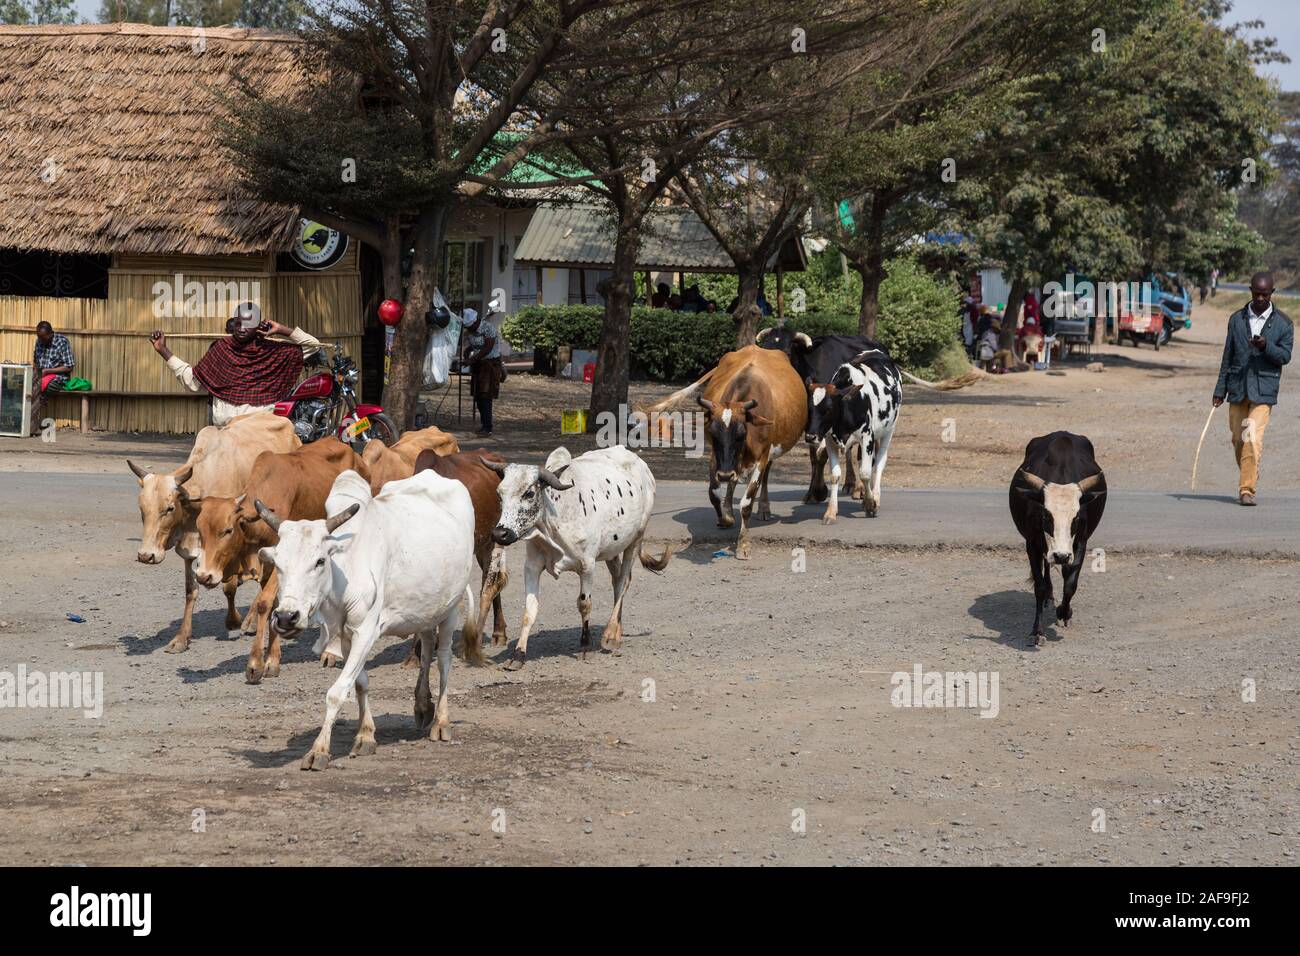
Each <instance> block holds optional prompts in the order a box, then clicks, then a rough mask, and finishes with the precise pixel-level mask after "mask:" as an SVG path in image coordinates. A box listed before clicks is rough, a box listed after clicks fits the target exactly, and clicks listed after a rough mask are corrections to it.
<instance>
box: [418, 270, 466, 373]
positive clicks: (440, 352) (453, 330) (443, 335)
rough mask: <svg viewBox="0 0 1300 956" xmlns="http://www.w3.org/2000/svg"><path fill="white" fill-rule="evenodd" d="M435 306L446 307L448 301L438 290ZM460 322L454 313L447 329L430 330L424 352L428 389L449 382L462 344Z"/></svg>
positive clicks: (434, 301) (435, 296)
mask: <svg viewBox="0 0 1300 956" xmlns="http://www.w3.org/2000/svg"><path fill="white" fill-rule="evenodd" d="M431 304H432V305H434V306H446V304H447V300H446V299H444V298H443V297H442V293H441V292H439V291H438V290H437V289H434V290H433V301H432V303H431ZM460 326H461V323H460V320H459V319H458V318H457V316H456V313H454V312H452V314H451V322H449V323H448V324H447V327H446V328H445V329H439V328H433V329H430V330H429V344H428V347H427V348H426V349H425V350H424V384H425V386H426V387H429V386H433V385H442V384H443V383H445V382H446V381H447V373H448V372H449V371H450V369H451V360H452V359H453V358H454V357H455V355H456V346H457V345H458V344H459V343H460Z"/></svg>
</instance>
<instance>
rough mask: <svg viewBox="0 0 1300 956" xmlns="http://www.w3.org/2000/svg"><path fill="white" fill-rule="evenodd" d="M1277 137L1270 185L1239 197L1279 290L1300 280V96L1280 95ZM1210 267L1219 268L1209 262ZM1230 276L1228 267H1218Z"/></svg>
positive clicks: (1243, 215)
mask: <svg viewBox="0 0 1300 956" xmlns="http://www.w3.org/2000/svg"><path fill="white" fill-rule="evenodd" d="M1277 110H1278V112H1279V113H1280V114H1281V116H1282V128H1281V131H1280V135H1279V136H1278V137H1277V139H1276V140H1275V141H1274V142H1273V143H1272V145H1271V146H1270V147H1269V150H1268V154H1267V156H1268V160H1269V164H1270V165H1271V166H1272V167H1273V170H1274V172H1275V175H1274V177H1273V180H1272V182H1270V183H1268V184H1266V185H1264V186H1263V187H1262V188H1260V189H1257V190H1254V191H1252V192H1250V193H1247V194H1246V195H1243V196H1242V197H1241V206H1240V216H1241V220H1242V221H1243V223H1244V224H1245V225H1247V226H1248V227H1250V228H1252V229H1254V230H1257V231H1258V232H1259V234H1260V235H1262V236H1263V238H1264V240H1265V241H1266V242H1267V243H1268V250H1267V252H1266V253H1265V255H1266V258H1267V261H1268V265H1269V267H1270V268H1271V269H1273V270H1275V271H1276V273H1277V279H1278V287H1279V288H1283V287H1285V286H1286V284H1287V283H1288V282H1295V281H1296V280H1297V279H1300V93H1295V92H1291V93H1279V94H1278V99H1277ZM1210 265H1211V266H1214V265H1219V263H1218V262H1217V261H1216V260H1211V262H1210ZM1219 268H1220V269H1221V270H1224V271H1228V272H1229V274H1231V271H1232V269H1231V267H1230V266H1226V265H1219Z"/></svg>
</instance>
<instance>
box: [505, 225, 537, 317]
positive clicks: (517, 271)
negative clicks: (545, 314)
mask: <svg viewBox="0 0 1300 956" xmlns="http://www.w3.org/2000/svg"><path fill="white" fill-rule="evenodd" d="M523 241H524V237H523V236H515V248H516V249H518V248H519V244H520V243H521V242H523ZM513 271H514V275H515V288H514V292H513V294H512V295H511V298H510V302H511V309H510V311H512V312H513V311H514V310H515V309H518V308H520V307H521V306H525V305H536V304H537V270H536V269H534V268H533V267H532V266H523V265H520V264H519V263H518V262H516V263H515V267H514V270H513Z"/></svg>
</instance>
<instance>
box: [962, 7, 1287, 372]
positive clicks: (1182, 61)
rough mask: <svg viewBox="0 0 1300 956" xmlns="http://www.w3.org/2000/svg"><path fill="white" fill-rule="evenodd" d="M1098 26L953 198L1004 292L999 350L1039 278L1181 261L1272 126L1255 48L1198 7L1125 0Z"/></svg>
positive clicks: (1037, 83) (1147, 268) (1116, 277)
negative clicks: (996, 266)
mask: <svg viewBox="0 0 1300 956" xmlns="http://www.w3.org/2000/svg"><path fill="white" fill-rule="evenodd" d="M1104 22H1106V23H1107V24H1108V25H1109V27H1110V28H1109V29H1108V30H1107V31H1106V35H1105V38H1104V40H1103V41H1102V42H1101V43H1100V44H1098V43H1096V40H1095V39H1094V41H1093V42H1092V43H1086V42H1083V41H1082V40H1081V41H1080V43H1079V44H1077V51H1076V52H1075V54H1074V55H1073V56H1071V57H1068V58H1063V59H1062V60H1060V61H1059V62H1057V63H1055V64H1053V65H1052V68H1051V69H1050V70H1049V71H1046V72H1044V73H1042V74H1040V75H1038V76H1036V77H1034V78H1033V83H1032V93H1033V95H1032V97H1030V98H1029V99H1028V100H1027V101H1025V102H1024V103H1023V104H1022V105H1021V106H1018V107H1017V108H1016V109H1014V110H1012V111H1010V112H1009V113H1007V114H1005V115H1004V116H1003V117H1001V118H1000V120H1001V121H1000V123H999V124H998V125H996V126H994V127H993V128H992V130H991V137H990V138H993V139H996V140H999V141H1002V142H1006V143H1008V144H1010V147H1009V149H1008V150H1007V151H1006V152H1005V153H1004V159H1005V162H1003V163H1000V164H998V165H996V166H995V167H993V168H991V169H990V170H988V171H987V172H986V173H985V175H983V176H982V177H977V178H976V179H974V180H973V181H971V182H968V183H966V184H965V185H964V186H963V190H962V191H961V192H962V196H963V199H964V200H972V199H973V200H974V201H973V202H969V203H968V205H967V207H966V221H967V223H968V225H969V229H968V230H967V231H968V233H969V234H970V235H972V236H973V237H974V238H975V240H976V248H977V250H978V251H979V253H980V255H981V256H983V257H984V258H986V259H990V260H992V261H995V262H998V263H1000V264H1001V265H1002V266H1003V269H1004V271H1005V272H1006V274H1007V275H1008V276H1009V277H1010V278H1011V280H1012V282H1011V292H1010V297H1009V301H1008V302H1007V311H1006V315H1005V318H1004V321H1003V326H1002V345H1003V347H1004V348H1009V347H1010V346H1011V343H1012V340H1013V337H1014V335H1015V329H1016V325H1017V321H1018V318H1019V308H1020V303H1021V299H1022V298H1023V293H1024V291H1025V289H1026V288H1027V287H1028V285H1029V284H1030V283H1031V282H1032V281H1033V280H1034V279H1035V278H1047V277H1052V276H1057V275H1060V274H1061V273H1063V272H1065V271H1066V270H1072V271H1075V272H1081V273H1084V274H1086V275H1088V276H1089V277H1090V278H1091V279H1093V280H1102V281H1124V280H1126V279H1128V278H1130V277H1131V276H1132V274H1133V272H1135V271H1137V270H1139V269H1140V270H1141V271H1143V272H1144V273H1146V272H1152V271H1158V270H1164V269H1177V268H1180V267H1182V266H1183V264H1184V263H1183V262H1182V261H1181V259H1182V254H1181V253H1179V251H1178V250H1179V249H1180V248H1183V249H1191V248H1192V246H1193V245H1195V244H1204V243H1206V242H1209V241H1210V238H1211V237H1210V236H1209V235H1202V234H1201V233H1202V230H1205V229H1213V227H1214V224H1215V221H1216V216H1217V213H1216V212H1215V210H1216V208H1217V209H1219V210H1221V209H1222V203H1221V201H1222V199H1223V197H1224V195H1225V193H1226V192H1227V190H1229V189H1231V188H1232V187H1233V185H1234V184H1235V183H1236V182H1238V180H1239V177H1240V174H1241V172H1242V162H1243V159H1244V158H1252V157H1258V156H1259V155H1260V152H1261V150H1262V147H1263V143H1264V142H1265V137H1266V134H1267V130H1268V127H1269V124H1270V123H1271V121H1272V116H1271V112H1270V110H1269V108H1268V95H1267V86H1266V84H1265V83H1264V82H1263V81H1262V80H1261V79H1260V78H1259V77H1257V76H1256V75H1255V73H1254V71H1253V69H1252V67H1251V62H1250V56H1251V54H1250V48H1249V47H1248V46H1247V44H1245V43H1244V42H1242V41H1241V40H1239V39H1237V38H1236V37H1235V36H1234V35H1233V34H1232V33H1231V32H1230V31H1227V30H1224V29H1222V28H1220V27H1219V26H1218V25H1216V24H1215V23H1213V22H1212V21H1209V20H1207V19H1206V16H1205V14H1204V13H1203V12H1201V11H1198V10H1197V9H1196V8H1195V7H1193V6H1190V5H1185V4H1183V3H1181V2H1179V0H1146V2H1137V3H1130V2H1126V3H1122V4H1116V5H1115V6H1114V7H1113V8H1112V9H1111V10H1110V12H1109V13H1108V14H1107V17H1106V19H1105V21H1104ZM1189 63H1196V64H1197V68H1196V69H1195V70H1190V69H1188V68H1187V64H1189ZM1074 144H1077V147H1074ZM1072 147H1074V148H1072ZM1198 236H1199V238H1198ZM1225 239H1226V237H1225ZM1224 248H1225V249H1227V248H1228V245H1227V244H1225V246H1224ZM1102 328H1103V326H1102V323H1100V322H1099V323H1098V334H1099V335H1100V334H1101V331H1102Z"/></svg>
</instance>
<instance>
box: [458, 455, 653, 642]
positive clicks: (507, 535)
mask: <svg viewBox="0 0 1300 956" xmlns="http://www.w3.org/2000/svg"><path fill="white" fill-rule="evenodd" d="M483 464H484V465H486V466H487V467H488V468H491V469H492V470H493V471H495V472H497V473H498V474H500V475H501V484H500V485H499V486H498V487H497V494H498V495H500V496H501V520H500V522H499V523H498V524H497V526H496V528H494V529H493V531H492V537H493V540H495V541H496V542H497V543H498V544H501V545H510V544H513V543H514V542H516V541H518V540H520V539H521V538H522V539H523V540H524V541H525V542H526V543H527V549H528V551H527V555H526V556H525V558H524V621H523V624H522V625H521V627H520V629H519V640H518V642H517V643H516V644H515V652H514V659H515V661H517V662H518V664H519V666H522V665H523V663H524V660H525V657H526V655H527V653H528V632H529V631H530V630H531V629H532V626H533V622H534V621H536V619H537V606H538V605H537V592H538V586H539V584H540V581H541V575H542V571H543V569H545V570H546V571H547V572H548V573H549V574H550V575H551V576H552V577H555V578H558V577H559V576H560V572H562V571H574V572H576V573H577V575H578V577H579V578H580V579H581V583H580V584H579V585H578V613H579V614H581V615H582V639H581V643H580V647H581V649H582V651H583V652H584V653H585V652H586V650H587V648H588V647H589V646H590V645H591V636H590V631H589V629H588V618H589V617H590V615H591V588H592V583H593V577H594V575H595V571H596V564H597V562H599V561H603V562H605V566H606V567H607V568H608V569H609V577H610V580H611V581H612V582H613V585H614V610H613V612H612V613H611V614H610V618H609V623H608V624H606V625H605V631H604V634H603V635H602V636H601V641H600V645H601V647H602V648H604V649H605V650H607V651H612V650H615V649H616V648H618V647H620V646H622V644H623V625H622V614H623V600H624V598H626V597H627V589H628V585H629V583H630V582H631V580H632V562H633V561H634V560H637V559H639V560H640V561H641V564H642V565H643V566H645V567H646V568H647V569H649V570H651V571H655V572H659V571H662V570H663V569H664V568H666V567H667V566H668V561H669V558H670V553H669V552H668V551H667V550H665V551H664V553H663V555H662V556H661V557H659V558H653V557H650V556H649V555H647V554H645V552H643V551H641V542H642V539H643V538H644V537H645V529H646V525H648V524H649V523H650V514H651V512H652V511H653V510H654V503H655V478H654V475H653V474H652V473H651V472H650V468H649V466H648V465H646V463H645V462H644V461H642V460H641V459H640V458H639V457H637V455H636V454H635V453H634V452H631V451H629V450H628V449H627V448H624V447H623V446H622V445H616V446H614V447H613V448H598V449H596V450H594V451H589V452H587V453H586V454H584V455H579V456H578V457H577V458H573V457H572V456H570V454H569V452H568V449H565V448H557V449H555V451H553V452H551V454H550V457H548V458H547V459H546V466H545V467H544V468H539V467H537V466H536V465H513V464H512V465H503V464H500V463H498V462H489V461H488V460H486V459H484V460H483Z"/></svg>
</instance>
